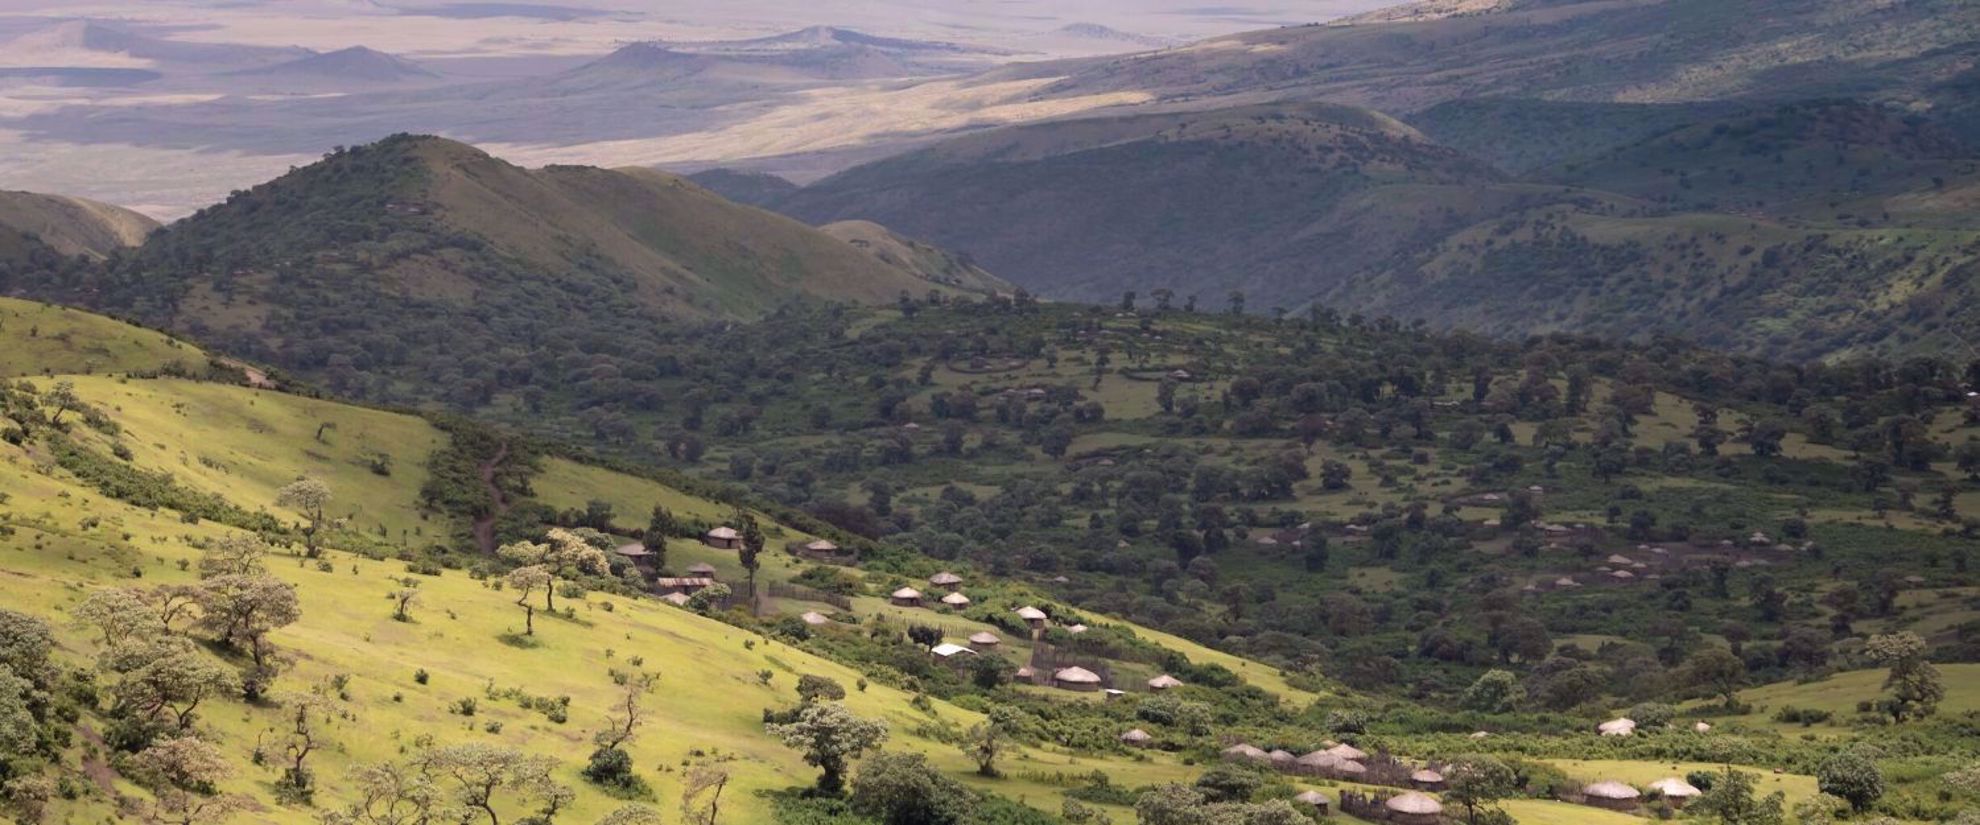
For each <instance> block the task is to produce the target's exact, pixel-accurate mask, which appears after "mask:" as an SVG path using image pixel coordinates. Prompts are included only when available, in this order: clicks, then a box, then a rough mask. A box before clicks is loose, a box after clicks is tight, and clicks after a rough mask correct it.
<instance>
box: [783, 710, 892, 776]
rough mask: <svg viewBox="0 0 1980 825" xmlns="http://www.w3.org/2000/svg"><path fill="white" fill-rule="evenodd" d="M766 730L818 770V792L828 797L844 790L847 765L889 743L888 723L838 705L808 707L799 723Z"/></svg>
mask: <svg viewBox="0 0 1980 825" xmlns="http://www.w3.org/2000/svg"><path fill="white" fill-rule="evenodd" d="M764 727H765V729H766V730H767V731H769V733H770V735H771V736H775V737H777V738H778V739H780V740H782V741H783V743H784V745H785V747H789V748H791V749H793V750H796V751H799V752H800V753H802V754H804V761H805V764H808V765H811V766H812V767H815V768H817V769H818V770H819V776H818V790H819V791H820V792H822V793H824V794H826V795H828V796H838V795H839V794H840V793H841V792H842V791H843V790H844V787H845V774H846V765H847V763H849V762H851V761H852V760H855V759H858V758H859V756H860V754H863V753H865V752H867V751H869V750H872V749H874V748H877V747H879V746H880V743H881V742H884V741H886V739H887V725H886V723H884V722H879V721H875V720H870V719H861V718H859V717H858V716H855V715H853V713H852V711H849V710H846V706H845V705H842V704H839V703H838V702H817V703H814V704H810V705H806V706H804V708H803V709H801V710H799V711H798V717H797V719H796V721H793V722H790V723H788V724H777V723H771V724H768V725H765V726H764Z"/></svg>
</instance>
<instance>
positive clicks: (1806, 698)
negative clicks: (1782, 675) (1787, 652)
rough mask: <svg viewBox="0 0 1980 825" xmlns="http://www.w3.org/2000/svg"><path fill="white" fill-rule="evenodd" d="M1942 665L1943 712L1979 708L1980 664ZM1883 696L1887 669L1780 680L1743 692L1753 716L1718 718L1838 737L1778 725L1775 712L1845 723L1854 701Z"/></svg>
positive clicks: (1826, 728)
mask: <svg viewBox="0 0 1980 825" xmlns="http://www.w3.org/2000/svg"><path fill="white" fill-rule="evenodd" d="M1938 667H1939V672H1940V674H1941V675H1943V676H1944V677H1945V683H1946V699H1945V701H1944V702H1942V703H1940V705H1939V712H1940V713H1942V714H1953V713H1964V712H1968V711H1975V710H1980V664H1943V665H1939V666H1938ZM1883 695H1884V671H1882V670H1853V671H1849V672H1847V673H1838V674H1836V675H1834V676H1830V677H1829V678H1827V679H1822V680H1820V681H1815V682H1808V683H1799V682H1779V683H1775V684H1771V685H1762V686H1760V687H1756V688H1751V689H1748V690H1744V691H1741V692H1740V694H1739V698H1740V701H1742V702H1746V703H1748V704H1751V705H1753V712H1752V713H1750V714H1746V715H1744V716H1727V717H1720V721H1725V722H1738V723H1741V724H1746V725H1755V726H1761V727H1770V728H1774V729H1777V730H1780V731H1782V732H1801V731H1804V730H1808V731H1814V732H1826V733H1838V732H1841V728H1840V727H1837V726H1835V725H1816V726H1814V727H1812V728H1806V729H1804V728H1803V727H1802V726H1801V725H1795V724H1786V723H1781V722H1775V721H1774V720H1773V714H1774V712H1775V711H1778V710H1780V709H1781V708H1783V707H1788V706H1793V707H1797V708H1807V709H1810V710H1826V711H1829V712H1831V713H1834V714H1835V721H1837V722H1847V721H1848V720H1850V719H1854V718H1855V717H1856V703H1858V702H1864V701H1875V700H1877V699H1878V698H1880V697H1882V696H1883Z"/></svg>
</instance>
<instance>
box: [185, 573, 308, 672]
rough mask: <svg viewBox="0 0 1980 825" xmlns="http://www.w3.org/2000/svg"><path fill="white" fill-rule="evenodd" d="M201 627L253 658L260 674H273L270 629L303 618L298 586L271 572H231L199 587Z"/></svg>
mask: <svg viewBox="0 0 1980 825" xmlns="http://www.w3.org/2000/svg"><path fill="white" fill-rule="evenodd" d="M199 606H200V610H201V611H202V615H201V616H200V620H199V623H200V626H201V627H204V628H206V629H207V630H208V631H210V632H212V633H213V634H214V635H215V636H216V637H217V638H219V639H220V641H222V642H225V643H226V644H228V645H231V646H233V647H234V648H235V649H237V650H241V651H244V652H246V653H247V654H248V655H249V656H251V657H253V658H254V666H255V670H256V671H257V676H258V677H259V676H264V675H267V674H270V673H272V667H271V663H270V657H271V655H272V653H273V646H272V645H270V644H269V643H268V633H269V631H272V630H275V629H276V628H281V627H287V626H289V625H291V624H294V623H295V622H296V620H298V619H301V618H302V604H301V603H300V602H299V601H297V599H296V587H295V585H292V584H289V583H288V582H285V581H282V580H281V579H277V578H275V577H274V576H268V575H240V574H229V575H224V576H216V577H214V578H211V579H207V580H206V581H205V582H204V583H203V584H201V586H200V600H199Z"/></svg>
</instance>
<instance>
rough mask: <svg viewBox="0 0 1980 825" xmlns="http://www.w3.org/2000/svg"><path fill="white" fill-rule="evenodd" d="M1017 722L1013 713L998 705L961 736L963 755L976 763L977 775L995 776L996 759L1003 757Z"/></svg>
mask: <svg viewBox="0 0 1980 825" xmlns="http://www.w3.org/2000/svg"><path fill="white" fill-rule="evenodd" d="M1017 722H1018V719H1017V713H1016V712H1015V711H1013V710H1011V709H1010V708H1008V707H1004V706H1002V705H999V706H996V707H993V708H991V709H990V714H989V716H988V718H985V719H984V720H983V721H982V722H978V723H977V724H975V725H973V726H971V727H970V729H969V732H968V733H967V734H965V735H964V736H963V741H962V743H961V747H962V752H963V755H964V756H967V757H969V758H970V761H972V762H975V763H976V772H977V773H978V774H979V775H982V776H989V777H995V776H997V757H999V756H1002V755H1003V753H1004V749H1005V743H1006V741H1008V740H1009V738H1010V736H1011V733H1012V731H1014V730H1015V729H1016V728H1017Z"/></svg>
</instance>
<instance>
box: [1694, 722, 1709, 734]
mask: <svg viewBox="0 0 1980 825" xmlns="http://www.w3.org/2000/svg"><path fill="white" fill-rule="evenodd" d="M1691 729H1692V730H1694V731H1697V732H1699V733H1711V732H1712V723H1710V722H1699V723H1697V724H1695V725H1692V726H1691Z"/></svg>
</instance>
